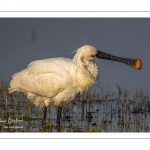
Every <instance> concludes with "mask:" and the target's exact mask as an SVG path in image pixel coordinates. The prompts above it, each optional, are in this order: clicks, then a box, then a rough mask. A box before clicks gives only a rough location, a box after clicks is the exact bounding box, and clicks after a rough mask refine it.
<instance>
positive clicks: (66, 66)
mask: <svg viewBox="0 0 150 150" xmlns="http://www.w3.org/2000/svg"><path fill="white" fill-rule="evenodd" d="M96 57H97V58H101V59H109V60H114V61H119V62H122V63H125V64H128V65H129V66H131V67H133V68H135V69H137V70H138V69H140V68H141V66H142V63H141V60H140V59H137V58H131V59H127V58H121V57H116V56H112V55H109V54H106V53H104V52H102V51H99V50H97V49H96V48H94V47H93V46H90V45H85V46H82V47H80V48H79V49H77V50H76V54H75V56H74V57H73V59H68V58H61V57H58V58H48V59H43V60H36V61H33V62H31V63H30V64H29V65H28V66H27V68H26V69H24V70H22V71H20V72H18V73H16V74H14V75H13V76H12V80H11V81H10V88H9V93H10V94H11V93H13V92H23V93H24V94H25V95H27V98H28V99H29V100H31V101H32V102H33V104H35V105H36V106H39V107H45V109H44V120H45V119H46V110H47V107H49V108H51V107H56V108H57V121H56V123H57V124H60V118H61V110H62V107H63V106H64V105H67V104H68V103H69V102H71V101H72V100H74V99H75V98H76V97H77V96H78V95H79V94H81V93H82V92H83V91H86V90H88V89H89V88H90V87H91V86H92V85H94V84H95V82H96V80H97V78H98V67H97V65H96V64H95V62H94V58H96Z"/></svg>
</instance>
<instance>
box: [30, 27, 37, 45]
mask: <svg viewBox="0 0 150 150" xmlns="http://www.w3.org/2000/svg"><path fill="white" fill-rule="evenodd" d="M30 33H31V39H30V43H34V42H35V40H36V38H37V34H36V31H35V29H34V28H32V29H30Z"/></svg>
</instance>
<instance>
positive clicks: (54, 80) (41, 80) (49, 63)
mask: <svg viewBox="0 0 150 150" xmlns="http://www.w3.org/2000/svg"><path fill="white" fill-rule="evenodd" d="M70 63H71V60H70V59H63V58H58V59H57V58H55V59H45V60H37V61H33V62H31V63H30V64H29V65H28V68H26V69H24V70H22V71H21V72H19V73H17V74H15V75H14V76H13V77H12V81H11V83H10V85H11V88H17V89H20V91H25V92H30V93H33V94H37V95H40V96H45V97H55V96H56V95H57V94H58V93H59V92H61V91H63V90H65V89H66V87H67V84H69V82H70V75H69V66H70Z"/></svg>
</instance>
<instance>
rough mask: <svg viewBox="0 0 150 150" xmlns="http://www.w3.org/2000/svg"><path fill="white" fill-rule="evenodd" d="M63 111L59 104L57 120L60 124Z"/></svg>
mask: <svg viewBox="0 0 150 150" xmlns="http://www.w3.org/2000/svg"><path fill="white" fill-rule="evenodd" d="M61 111H62V107H61V106H59V107H58V109H57V120H56V123H57V124H58V125H60V118H61Z"/></svg>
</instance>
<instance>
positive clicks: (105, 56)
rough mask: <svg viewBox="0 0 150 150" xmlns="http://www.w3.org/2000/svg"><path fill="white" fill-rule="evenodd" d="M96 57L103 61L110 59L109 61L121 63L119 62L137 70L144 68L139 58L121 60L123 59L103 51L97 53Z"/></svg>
mask: <svg viewBox="0 0 150 150" xmlns="http://www.w3.org/2000/svg"><path fill="white" fill-rule="evenodd" d="M96 57H97V58H101V59H109V60H114V61H119V62H122V63H125V64H127V65H129V66H131V67H132V68H135V69H137V70H139V69H141V67H142V61H141V60H140V59H138V58H121V57H116V56H113V55H110V54H107V53H104V52H102V51H97V54H96Z"/></svg>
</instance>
